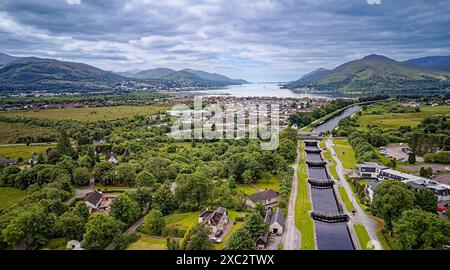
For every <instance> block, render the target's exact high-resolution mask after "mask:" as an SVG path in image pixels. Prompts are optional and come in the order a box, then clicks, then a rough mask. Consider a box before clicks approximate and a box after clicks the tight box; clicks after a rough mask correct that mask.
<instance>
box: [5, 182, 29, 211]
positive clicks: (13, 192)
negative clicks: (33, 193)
mask: <svg viewBox="0 0 450 270" xmlns="http://www.w3.org/2000/svg"><path fill="white" fill-rule="evenodd" d="M26 195H27V192H26V191H25V190H20V189H17V188H11V187H0V210H1V209H4V208H6V207H8V206H10V205H12V204H14V203H15V202H17V201H18V200H19V199H21V198H23V197H25V196H26Z"/></svg>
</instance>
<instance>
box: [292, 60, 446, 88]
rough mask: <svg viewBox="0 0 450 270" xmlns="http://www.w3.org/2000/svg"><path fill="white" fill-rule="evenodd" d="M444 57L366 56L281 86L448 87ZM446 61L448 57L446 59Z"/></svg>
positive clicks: (314, 72) (317, 71) (309, 74)
mask: <svg viewBox="0 0 450 270" xmlns="http://www.w3.org/2000/svg"><path fill="white" fill-rule="evenodd" d="M445 59H446V58H441V57H429V58H418V59H412V60H408V61H405V62H399V61H396V60H394V59H391V58H388V57H386V56H382V55H376V54H373V55H368V56H366V57H364V58H362V59H358V60H354V61H350V62H347V63H345V64H342V65H340V66H338V67H336V68H335V69H332V70H326V69H323V68H321V69H318V70H315V71H313V72H311V73H308V74H306V75H304V76H303V77H302V78H300V79H299V80H297V81H294V82H291V83H289V84H287V85H285V86H284V87H285V88H290V89H297V88H312V89H314V90H317V91H338V92H380V91H381V92H389V91H418V90H443V89H449V88H450V70H448V69H445V66H446V64H445V63H446V60H445ZM447 61H448V59H447Z"/></svg>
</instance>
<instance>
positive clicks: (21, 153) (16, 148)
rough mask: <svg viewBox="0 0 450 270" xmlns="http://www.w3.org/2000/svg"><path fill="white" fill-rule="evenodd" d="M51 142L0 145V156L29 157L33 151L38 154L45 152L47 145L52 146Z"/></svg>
mask: <svg viewBox="0 0 450 270" xmlns="http://www.w3.org/2000/svg"><path fill="white" fill-rule="evenodd" d="M53 146H54V145H53V144H45V145H30V146H26V145H11V146H0V157H2V158H14V159H17V158H19V157H22V158H24V159H28V158H31V157H32V156H33V153H35V154H39V153H42V152H45V150H47V149H48V148H49V147H53Z"/></svg>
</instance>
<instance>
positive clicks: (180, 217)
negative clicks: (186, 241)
mask: <svg viewBox="0 0 450 270" xmlns="http://www.w3.org/2000/svg"><path fill="white" fill-rule="evenodd" d="M198 214H199V212H189V213H173V214H170V215H168V216H165V217H164V220H165V221H166V225H174V224H177V225H180V226H182V227H184V228H185V229H189V228H190V227H191V226H193V225H195V224H197V223H198Z"/></svg>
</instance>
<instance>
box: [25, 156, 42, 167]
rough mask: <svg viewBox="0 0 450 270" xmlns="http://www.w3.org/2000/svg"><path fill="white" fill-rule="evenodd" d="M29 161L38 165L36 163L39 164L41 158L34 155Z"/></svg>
mask: <svg viewBox="0 0 450 270" xmlns="http://www.w3.org/2000/svg"><path fill="white" fill-rule="evenodd" d="M28 163H29V164H30V165H32V166H33V165H36V164H38V163H39V158H38V157H37V156H33V157H32V158H30V159H29V160H28Z"/></svg>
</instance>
